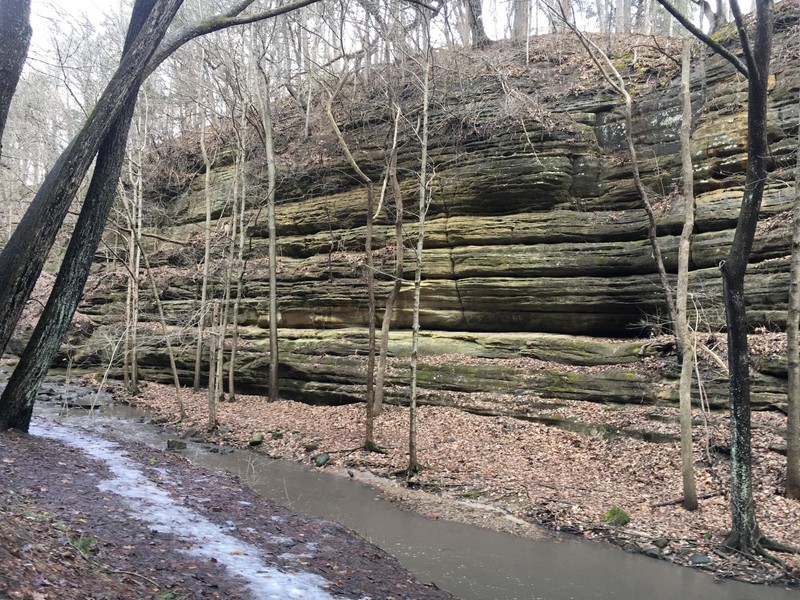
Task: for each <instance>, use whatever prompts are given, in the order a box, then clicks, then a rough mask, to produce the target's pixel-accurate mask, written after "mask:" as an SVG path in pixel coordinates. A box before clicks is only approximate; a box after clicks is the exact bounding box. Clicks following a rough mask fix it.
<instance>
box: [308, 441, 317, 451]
mask: <svg viewBox="0 0 800 600" xmlns="http://www.w3.org/2000/svg"><path fill="white" fill-rule="evenodd" d="M317 449H319V442H311V443H310V444H306V445H305V451H306V452H313V451H314V450H317Z"/></svg>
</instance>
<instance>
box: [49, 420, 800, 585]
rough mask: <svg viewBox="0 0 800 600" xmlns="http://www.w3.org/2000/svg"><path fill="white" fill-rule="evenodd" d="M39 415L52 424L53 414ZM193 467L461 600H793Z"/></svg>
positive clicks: (295, 472)
mask: <svg viewBox="0 0 800 600" xmlns="http://www.w3.org/2000/svg"><path fill="white" fill-rule="evenodd" d="M37 412H38V414H42V415H44V416H45V417H46V418H50V419H52V418H56V417H57V411H56V409H55V408H53V407H52V406H47V405H44V406H42V405H39V408H38V409H37ZM85 413H86V411H75V410H73V411H71V412H70V417H69V418H70V419H71V420H72V419H74V420H75V421H77V422H79V423H80V424H82V425H85V426H88V427H90V428H92V429H98V430H100V431H102V432H103V433H106V434H109V435H113V436H116V437H118V438H120V439H123V440H135V441H139V442H143V443H146V444H150V445H153V446H155V447H158V448H164V447H165V446H166V439H167V437H169V436H168V434H167V433H165V432H164V431H163V430H162V429H160V428H157V427H154V426H150V425H146V424H143V423H141V422H139V421H140V420H141V419H140V417H141V415H140V413H138V412H137V411H136V410H135V409H132V408H130V407H127V406H119V405H118V406H114V405H109V406H106V407H104V408H103V410H102V411H101V412H99V413H97V412H95V416H94V417H91V418H90V417H87V416H86V414H85ZM185 454H186V456H187V457H188V458H189V459H190V460H191V461H192V462H194V463H196V464H199V465H202V466H205V467H210V468H213V469H220V470H224V471H226V472H228V473H231V474H235V475H238V476H239V477H241V479H242V480H243V481H244V482H245V483H247V485H249V486H250V487H252V488H253V489H254V490H256V491H257V492H258V493H260V494H262V495H263V496H265V497H268V498H271V499H273V500H275V501H276V502H278V503H280V504H283V505H286V506H289V507H291V508H292V509H294V510H296V511H300V512H305V513H309V514H313V515H317V516H321V517H325V518H329V519H333V520H336V521H338V522H340V523H342V524H343V525H345V526H347V527H349V528H350V529H352V530H354V531H356V532H358V533H359V534H360V535H361V536H363V537H364V538H366V539H368V540H369V541H371V542H373V543H374V544H376V545H378V546H380V547H381V548H383V549H384V550H385V551H387V552H389V553H390V554H392V555H394V556H396V557H397V558H398V559H399V560H400V562H401V563H402V564H403V565H404V566H405V567H406V568H408V569H410V570H412V571H414V572H415V573H417V575H418V576H419V578H420V579H421V580H423V581H433V582H435V583H436V584H437V585H438V586H439V587H441V588H444V589H447V590H449V591H451V592H453V593H454V594H456V595H457V596H459V597H460V598H463V599H464V600H536V599H542V600H584V599H586V600H588V599H594V598H598V599H608V598H614V599H619V600H642V599H648V600H674V599H675V598H684V599H692V598H702V599H703V600H756V599H758V600H798V598H800V594H798V592H797V591H794V590H786V589H782V588H770V587H766V586H753V585H747V584H741V583H734V582H723V583H715V582H714V580H713V579H712V578H711V577H710V576H708V575H705V574H703V573H699V572H697V571H694V570H691V569H687V568H682V567H677V566H675V565H672V564H670V563H667V562H664V561H658V560H654V559H650V558H646V557H643V556H637V555H631V554H627V553H625V552H623V551H622V550H619V549H617V548H610V547H606V546H602V545H600V544H592V543H587V542H584V541H582V540H578V539H572V538H553V539H549V540H543V541H536V540H529V539H524V538H519V537H516V536H513V535H510V534H504V533H498V532H494V531H490V530H486V529H480V528H478V527H473V526H470V525H462V524H458V523H451V522H447V521H435V520H431V519H428V518H425V517H421V516H418V515H416V514H414V513H410V512H407V511H403V510H400V509H399V508H397V507H396V506H395V505H394V504H392V503H391V502H388V501H386V500H384V499H383V498H381V497H380V496H379V495H378V494H377V493H376V492H375V490H373V489H372V488H370V487H368V486H366V485H364V484H363V483H360V482H358V481H354V480H351V479H347V478H343V477H337V476H334V475H332V474H329V473H325V472H320V471H315V470H312V469H310V468H308V467H306V466H304V465H300V464H297V463H290V462H283V461H276V460H271V459H268V458H265V457H261V456H258V455H255V454H253V453H250V452H238V451H237V452H233V453H231V454H224V455H223V454H219V453H211V452H209V451H208V450H207V449H205V448H203V446H202V445H200V444H191V443H190V444H189V447H188V448H187V450H186V451H185Z"/></svg>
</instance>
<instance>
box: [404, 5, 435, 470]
mask: <svg viewBox="0 0 800 600" xmlns="http://www.w3.org/2000/svg"><path fill="white" fill-rule="evenodd" d="M424 19H425V26H426V29H425V74H424V76H423V80H422V86H423V87H422V147H421V152H420V169H419V227H418V230H417V254H416V259H415V260H416V264H415V268H414V306H413V317H412V319H413V320H412V325H411V401H410V406H409V411H408V469H407V472H408V474H409V475H412V474H414V473H416V472H418V471H419V466H420V465H419V459H418V457H417V360H418V356H417V355H418V352H419V309H420V297H421V295H422V251H423V249H424V247H425V216H426V214H427V213H428V206H429V205H430V194H429V191H428V113H429V106H428V104H429V102H430V76H431V49H430V22H429V21H428V17H427V15H426V16H425V17H424Z"/></svg>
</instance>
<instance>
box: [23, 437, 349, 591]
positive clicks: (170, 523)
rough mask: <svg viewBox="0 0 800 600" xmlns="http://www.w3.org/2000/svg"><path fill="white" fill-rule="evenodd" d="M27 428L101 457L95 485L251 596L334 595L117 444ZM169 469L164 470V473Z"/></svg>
mask: <svg viewBox="0 0 800 600" xmlns="http://www.w3.org/2000/svg"><path fill="white" fill-rule="evenodd" d="M31 433H32V434H34V435H38V436H41V437H45V438H49V439H53V440H57V441H59V442H62V443H64V444H68V445H70V446H73V447H76V448H78V449H80V450H82V451H83V452H85V453H86V454H87V455H89V456H91V457H92V458H96V459H99V460H102V461H103V462H104V463H105V464H106V465H107V466H108V469H109V470H110V471H111V473H112V474H113V478H112V479H108V480H105V481H102V482H100V483H99V484H98V486H97V487H98V488H100V489H101V490H103V491H108V492H112V493H114V494H118V495H120V496H122V497H123V498H124V499H125V500H126V501H127V504H128V506H129V508H130V510H131V513H132V515H133V516H135V517H136V518H138V519H140V520H142V521H144V522H146V523H149V524H150V526H151V527H152V529H154V530H155V531H158V532H160V533H165V534H169V535H173V536H175V537H177V538H178V539H180V540H182V541H184V542H186V543H187V544H189V545H190V548H189V549H188V550H187V551H186V552H187V553H188V554H191V555H194V556H198V557H202V558H208V559H212V558H213V559H215V560H216V561H217V562H218V563H220V564H222V565H224V566H225V567H226V568H227V569H228V570H229V571H230V572H231V573H232V574H234V575H237V576H238V577H240V578H242V579H244V580H245V581H247V584H248V587H249V588H250V590H251V591H252V593H253V594H254V596H255V597H256V598H259V599H264V600H287V599H291V598H302V599H303V600H334V598H335V596H332V595H331V594H329V593H328V592H327V591H326V590H324V589H323V586H325V585H327V584H329V582H328V581H326V580H325V579H324V578H322V577H320V576H319V575H315V574H313V573H283V572H281V571H280V570H278V569H276V568H275V567H271V566H269V565H267V564H266V563H265V562H264V561H263V560H261V558H260V557H259V555H260V554H261V551H260V550H259V548H257V547H256V546H253V545H252V544H247V543H245V542H242V541H241V540H239V539H238V538H236V537H234V536H232V535H230V534H228V533H225V529H224V528H223V527H220V526H219V525H216V524H214V523H212V522H211V521H209V520H207V519H206V518H205V517H203V516H202V515H200V514H199V513H196V512H194V511H193V510H191V509H190V508H188V507H186V506H184V505H181V504H179V503H178V502H176V501H175V500H174V499H173V498H172V496H170V495H169V494H168V493H167V492H165V491H164V490H162V489H161V488H159V487H158V486H156V485H155V484H154V483H153V482H151V481H150V480H149V479H148V478H147V477H146V476H145V475H144V474H143V473H142V471H140V470H139V468H138V465H137V464H136V463H135V462H134V461H132V460H130V459H128V458H126V457H125V456H123V455H122V453H121V451H120V446H119V444H116V443H115V442H111V441H109V440H106V439H103V438H99V437H95V436H93V435H91V434H89V433H87V432H86V431H83V430H81V429H77V428H72V427H64V426H61V425H55V424H52V423H46V424H43V423H41V422H35V423H33V424H32V425H31ZM166 474H167V475H168V471H167V473H166Z"/></svg>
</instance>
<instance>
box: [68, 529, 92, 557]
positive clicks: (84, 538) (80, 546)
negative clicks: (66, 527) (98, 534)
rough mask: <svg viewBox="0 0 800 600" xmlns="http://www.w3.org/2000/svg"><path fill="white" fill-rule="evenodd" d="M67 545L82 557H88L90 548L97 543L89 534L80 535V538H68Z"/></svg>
mask: <svg viewBox="0 0 800 600" xmlns="http://www.w3.org/2000/svg"><path fill="white" fill-rule="evenodd" d="M69 543H70V544H72V545H73V546H74V547H75V549H76V550H77V551H78V552H80V553H81V554H82V555H83V556H89V553H90V552H91V550H92V548H94V546H95V544H96V543H97V538H95V537H94V536H93V535H91V534H89V535H84V534H81V535H80V537H73V538H70V540H69Z"/></svg>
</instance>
